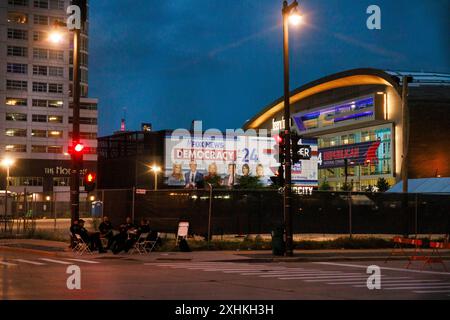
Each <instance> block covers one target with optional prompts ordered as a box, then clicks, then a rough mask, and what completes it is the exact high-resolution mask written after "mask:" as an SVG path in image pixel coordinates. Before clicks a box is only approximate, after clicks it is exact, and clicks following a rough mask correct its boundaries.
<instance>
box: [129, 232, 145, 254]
mask: <svg viewBox="0 0 450 320" xmlns="http://www.w3.org/2000/svg"><path fill="white" fill-rule="evenodd" d="M148 235H149V233H148V232H147V233H141V235H140V236H139V238H138V239H137V241H136V242H135V243H134V246H133V250H131V252H130V254H133V253H134V252H135V251H137V252H138V253H139V254H145V253H147V249H146V248H145V246H146V242H147V238H148Z"/></svg>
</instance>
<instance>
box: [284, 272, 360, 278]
mask: <svg viewBox="0 0 450 320" xmlns="http://www.w3.org/2000/svg"><path fill="white" fill-rule="evenodd" d="M342 278H367V276H364V275H359V274H357V273H354V274H345V275H309V276H298V277H296V276H294V277H283V278H280V279H281V280H297V279H299V280H301V279H303V280H314V279H329V280H332V279H342Z"/></svg>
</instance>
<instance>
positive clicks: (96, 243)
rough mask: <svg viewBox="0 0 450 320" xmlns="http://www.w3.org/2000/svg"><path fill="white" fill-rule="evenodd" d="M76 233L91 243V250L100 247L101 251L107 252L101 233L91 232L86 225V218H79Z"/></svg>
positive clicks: (99, 250)
mask: <svg viewBox="0 0 450 320" xmlns="http://www.w3.org/2000/svg"><path fill="white" fill-rule="evenodd" d="M74 231H75V234H78V235H79V236H80V237H81V239H83V241H84V242H86V243H87V244H89V245H90V247H91V250H95V249H98V252H99V253H106V250H105V249H103V245H102V241H101V240H100V233H98V232H94V233H89V232H88V231H87V230H86V228H85V227H84V220H83V219H80V220H78V227H77V228H75V230H74Z"/></svg>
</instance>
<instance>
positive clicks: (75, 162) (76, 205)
mask: <svg viewBox="0 0 450 320" xmlns="http://www.w3.org/2000/svg"><path fill="white" fill-rule="evenodd" d="M53 27H54V29H53V30H52V32H50V34H49V38H48V39H49V41H51V42H52V43H54V44H60V43H61V42H62V40H63V38H64V36H63V33H62V32H61V31H60V30H59V27H67V24H66V23H64V22H60V21H56V22H55V23H54V26H53ZM80 38H81V30H80V29H77V28H75V29H73V89H72V98H73V117H72V126H73V128H72V144H71V146H72V147H73V146H75V152H72V153H71V162H72V165H71V167H72V168H71V178H70V203H71V206H70V208H71V209H70V210H71V219H72V223H73V221H75V220H78V219H79V217H80V214H79V213H80V171H81V170H82V169H83V155H82V153H81V151H82V150H76V147H77V146H80V145H81V144H80V98H81V84H80V72H81V71H80Z"/></svg>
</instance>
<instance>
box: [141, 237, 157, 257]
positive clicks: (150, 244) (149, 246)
mask: <svg viewBox="0 0 450 320" xmlns="http://www.w3.org/2000/svg"><path fill="white" fill-rule="evenodd" d="M158 240H159V233H158V234H157V236H156V239H155V240H147V239H146V240H145V241H144V249H145V252H146V253H151V252H152V251H153V249H154V248H155V246H156V244H157V243H158Z"/></svg>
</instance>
